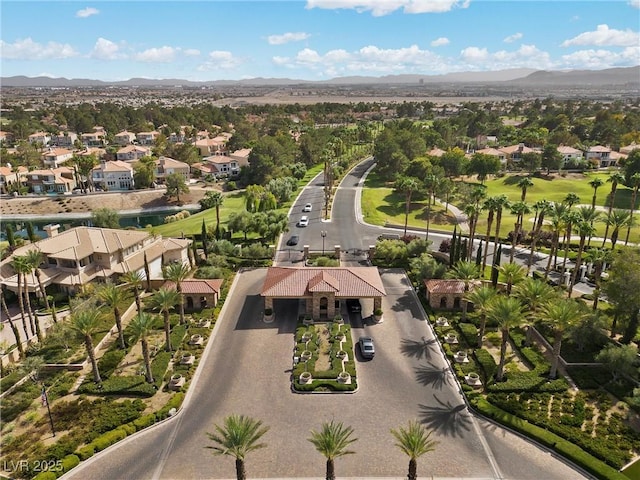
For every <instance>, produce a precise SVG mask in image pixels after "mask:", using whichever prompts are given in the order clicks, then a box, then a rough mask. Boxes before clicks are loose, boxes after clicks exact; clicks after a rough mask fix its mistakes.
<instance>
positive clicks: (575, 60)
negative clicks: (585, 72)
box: [562, 46, 640, 69]
mask: <svg viewBox="0 0 640 480" xmlns="http://www.w3.org/2000/svg"><path fill="white" fill-rule="evenodd" d="M638 58H640V46H633V47H627V48H625V49H624V50H623V51H622V52H613V51H611V50H606V49H598V50H593V49H590V50H579V51H577V52H573V53H570V54H568V55H563V56H562V61H563V68H577V69H584V68H586V69H604V68H613V67H632V66H635V65H637V64H638Z"/></svg>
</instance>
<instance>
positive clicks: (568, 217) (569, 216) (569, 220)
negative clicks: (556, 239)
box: [562, 210, 581, 274]
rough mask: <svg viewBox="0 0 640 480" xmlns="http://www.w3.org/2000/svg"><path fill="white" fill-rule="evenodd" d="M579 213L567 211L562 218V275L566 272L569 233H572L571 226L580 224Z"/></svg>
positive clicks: (569, 241) (569, 242)
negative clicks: (563, 225) (563, 239)
mask: <svg viewBox="0 0 640 480" xmlns="http://www.w3.org/2000/svg"><path fill="white" fill-rule="evenodd" d="M580 219H581V217H580V213H578V212H575V211H571V210H569V211H567V213H566V214H565V216H564V222H565V226H566V229H565V234H564V236H565V241H564V259H563V261H562V273H563V274H564V272H565V271H566V270H567V259H568V258H569V247H570V245H571V233H572V232H573V226H574V225H575V224H576V223H578V222H580Z"/></svg>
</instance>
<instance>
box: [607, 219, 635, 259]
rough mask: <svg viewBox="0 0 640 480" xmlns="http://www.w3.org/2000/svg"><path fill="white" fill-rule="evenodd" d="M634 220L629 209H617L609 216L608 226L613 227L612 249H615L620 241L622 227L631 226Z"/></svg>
mask: <svg viewBox="0 0 640 480" xmlns="http://www.w3.org/2000/svg"><path fill="white" fill-rule="evenodd" d="M631 222H632V217H631V214H630V213H629V211H627V210H620V209H615V210H613V211H612V212H611V214H610V215H609V218H607V226H609V227H613V230H611V237H610V240H611V250H615V248H616V243H618V237H619V235H620V229H623V228H625V227H627V226H630V225H631ZM605 241H606V239H605Z"/></svg>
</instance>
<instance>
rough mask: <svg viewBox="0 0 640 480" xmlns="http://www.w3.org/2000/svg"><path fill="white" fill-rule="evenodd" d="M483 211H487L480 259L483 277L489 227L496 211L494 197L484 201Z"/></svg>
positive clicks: (496, 202)
mask: <svg viewBox="0 0 640 480" xmlns="http://www.w3.org/2000/svg"><path fill="white" fill-rule="evenodd" d="M483 206H484V209H485V210H487V212H488V213H487V233H486V234H485V245H486V246H485V249H484V255H483V257H482V270H481V273H482V274H483V275H484V271H485V269H486V268H487V254H488V253H489V239H490V237H491V227H492V226H493V218H494V216H495V213H496V211H497V210H498V201H497V199H496V197H489V198H487V199H486V200H485V201H484V205H483Z"/></svg>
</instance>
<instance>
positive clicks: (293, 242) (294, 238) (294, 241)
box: [287, 235, 300, 246]
mask: <svg viewBox="0 0 640 480" xmlns="http://www.w3.org/2000/svg"><path fill="white" fill-rule="evenodd" d="M299 241H300V237H299V236H298V235H291V238H290V239H289V240H287V245H289V246H293V245H297V244H298V242H299Z"/></svg>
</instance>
